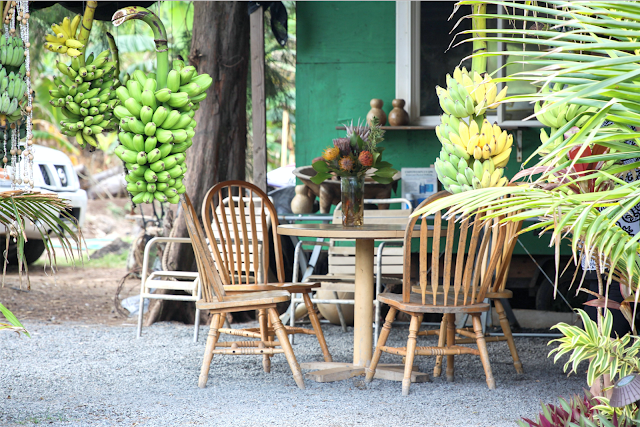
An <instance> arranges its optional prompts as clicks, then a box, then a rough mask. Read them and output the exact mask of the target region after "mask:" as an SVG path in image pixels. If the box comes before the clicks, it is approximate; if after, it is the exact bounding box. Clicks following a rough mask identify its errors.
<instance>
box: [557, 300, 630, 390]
mask: <svg viewBox="0 0 640 427" xmlns="http://www.w3.org/2000/svg"><path fill="white" fill-rule="evenodd" d="M576 311H577V312H578V314H579V315H580V318H581V320H582V324H583V325H584V329H582V328H580V327H578V326H571V325H568V324H566V323H559V324H557V325H555V326H554V327H553V328H552V329H558V330H559V331H560V332H562V334H563V335H564V336H563V337H562V338H558V339H555V340H553V341H551V342H557V343H558V344H559V345H558V347H557V348H555V349H553V350H551V352H550V353H549V355H552V354H555V357H554V362H556V361H558V359H559V358H560V357H561V356H563V355H564V354H568V353H571V355H570V357H569V360H568V361H567V363H566V364H565V365H564V370H565V372H566V371H567V369H569V366H571V371H570V372H577V370H576V369H577V368H578V366H579V365H580V363H581V362H583V361H589V369H588V371H587V384H588V385H592V384H593V382H594V381H595V379H596V378H598V377H600V376H602V375H604V374H609V376H610V377H611V381H612V382H613V381H616V378H618V379H619V378H622V377H625V376H627V375H629V374H631V373H640V358H638V357H636V355H637V354H638V351H640V338H639V337H634V338H633V342H632V340H631V336H630V335H629V334H627V335H624V336H623V337H617V338H609V337H610V335H611V328H612V325H613V314H611V311H609V310H606V312H605V315H604V317H603V319H602V324H601V327H600V328H598V325H597V324H596V322H594V321H593V320H591V319H590V318H589V316H588V315H587V313H586V312H584V311H583V310H576Z"/></svg>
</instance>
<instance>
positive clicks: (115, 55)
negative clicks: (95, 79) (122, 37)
mask: <svg viewBox="0 0 640 427" xmlns="http://www.w3.org/2000/svg"><path fill="white" fill-rule="evenodd" d="M107 42H108V43H109V50H110V51H111V56H112V57H113V60H114V61H116V78H117V79H120V55H119V53H118V46H117V45H116V40H115V39H114V38H113V34H111V33H110V32H108V31H107Z"/></svg>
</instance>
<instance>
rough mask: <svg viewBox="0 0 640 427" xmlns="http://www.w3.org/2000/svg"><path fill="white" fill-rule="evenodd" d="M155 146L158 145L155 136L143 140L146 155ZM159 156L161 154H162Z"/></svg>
mask: <svg viewBox="0 0 640 427" xmlns="http://www.w3.org/2000/svg"><path fill="white" fill-rule="evenodd" d="M157 145H158V139H157V138H156V137H155V136H148V137H147V138H146V139H145V140H144V151H146V152H147V153H150V152H151V151H153V150H154V149H155V148H156V146H157ZM160 154H162V152H161V153H160ZM163 157H164V156H163ZM160 158H162V157H160Z"/></svg>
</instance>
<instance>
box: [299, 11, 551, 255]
mask: <svg viewBox="0 0 640 427" xmlns="http://www.w3.org/2000/svg"><path fill="white" fill-rule="evenodd" d="M395 14H396V10H395V2H298V3H297V19H298V21H297V69H296V164H297V166H303V165H308V164H311V160H312V159H313V158H315V157H318V156H320V155H321V154H322V150H323V149H324V148H325V147H327V146H330V145H332V140H333V139H334V138H338V137H341V136H344V131H339V130H336V129H335V128H336V126H340V125H342V124H344V123H347V122H350V121H351V120H353V121H354V122H357V121H358V119H363V120H364V118H365V117H366V115H367V113H368V112H369V109H370V106H369V101H370V100H371V99H372V98H380V99H382V100H383V101H384V107H383V109H384V110H385V112H386V113H387V114H388V113H389V111H390V110H391V108H392V107H391V101H392V100H393V99H394V98H395V56H396V49H395V24H396V22H395ZM514 137H515V134H514ZM538 143H539V139H538V131H537V130H525V131H524V132H523V155H524V158H525V159H526V158H527V157H528V156H529V155H530V154H531V153H532V152H533V150H535V148H536V146H537V144H538ZM382 145H383V146H384V147H386V150H385V152H384V156H385V160H387V161H389V162H391V163H392V164H393V165H394V167H396V168H397V169H400V168H402V167H428V166H430V165H431V164H433V162H434V161H435V159H436V157H437V156H438V153H439V151H440V147H441V145H440V142H439V141H438V139H437V137H436V135H435V132H434V131H432V130H418V131H416V130H414V131H387V132H386V134H385V142H384V143H383V144H382ZM520 166H521V163H518V162H516V155H515V149H514V151H513V152H512V155H511V161H510V162H509V165H508V168H507V174H508V175H509V176H513V174H515V173H516V172H517V171H518V170H519V169H520ZM399 193H400V186H398V194H399ZM524 241H525V244H526V246H527V247H528V248H529V250H530V251H532V252H534V253H539V254H541V253H549V254H551V253H552V251H550V250H549V248H547V245H548V239H547V238H543V239H542V241H540V240H538V239H537V238H535V237H533V236H531V237H526V238H525V239H524ZM518 249H519V248H518Z"/></svg>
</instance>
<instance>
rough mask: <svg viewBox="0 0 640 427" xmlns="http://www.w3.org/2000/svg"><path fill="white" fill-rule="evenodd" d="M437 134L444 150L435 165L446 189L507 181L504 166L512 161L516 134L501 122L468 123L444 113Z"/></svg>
mask: <svg viewBox="0 0 640 427" xmlns="http://www.w3.org/2000/svg"><path fill="white" fill-rule="evenodd" d="M436 135H437V136H438V139H439V140H440V142H441V143H442V150H441V151H440V157H439V158H438V159H436V162H435V169H436V173H437V175H438V179H439V180H440V182H441V183H442V185H443V186H444V188H445V190H447V191H450V192H452V193H459V192H461V191H468V190H472V189H476V188H487V187H502V186H504V185H506V184H507V182H508V180H507V178H506V177H504V176H503V173H504V169H503V168H504V166H506V164H507V162H508V161H509V155H510V154H511V145H512V144H513V137H512V136H511V135H509V134H508V133H507V131H504V130H502V129H500V126H498V125H496V124H494V125H493V126H492V125H491V124H490V123H489V121H488V120H486V119H485V120H484V121H483V122H482V127H480V126H478V124H477V123H476V121H475V120H470V123H469V124H467V123H466V122H465V121H464V120H460V119H458V118H457V117H455V116H454V115H447V114H445V115H443V116H442V123H441V124H440V125H439V126H437V127H436Z"/></svg>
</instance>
